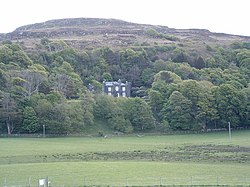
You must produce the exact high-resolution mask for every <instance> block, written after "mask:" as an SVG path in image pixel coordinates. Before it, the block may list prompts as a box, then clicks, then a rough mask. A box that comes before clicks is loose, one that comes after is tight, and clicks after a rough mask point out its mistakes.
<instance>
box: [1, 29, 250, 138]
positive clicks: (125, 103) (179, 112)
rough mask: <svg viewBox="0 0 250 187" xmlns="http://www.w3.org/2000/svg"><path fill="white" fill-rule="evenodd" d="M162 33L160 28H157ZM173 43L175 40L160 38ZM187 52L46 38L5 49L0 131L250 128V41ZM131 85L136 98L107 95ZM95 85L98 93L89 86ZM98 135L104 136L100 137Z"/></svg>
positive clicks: (4, 45) (5, 45)
mask: <svg viewBox="0 0 250 187" xmlns="http://www.w3.org/2000/svg"><path fill="white" fill-rule="evenodd" d="M155 32H156V31H155ZM155 32H153V31H152V30H151V31H150V32H149V33H150V34H151V35H152V37H164V38H163V39H165V40H169V41H176V40H178V38H177V37H173V36H171V37H170V36H169V37H165V36H166V35H157V34H155ZM203 47H204V48H205V50H204V51H203V52H202V53H200V52H199V51H194V50H189V48H188V46H187V44H186V43H181V42H179V43H178V44H176V43H173V44H166V45H158V44H157V43H155V45H149V44H147V43H143V44H138V43H136V42H135V45H134V46H132V47H123V48H112V47H108V46H103V47H101V48H99V47H98V48H93V49H77V48H73V47H72V46H70V45H68V44H67V42H65V41H63V40H56V39H53V40H52V39H48V38H43V39H41V40H40V43H39V44H37V45H36V49H35V50H27V49H26V48H25V46H24V45H22V43H21V42H18V41H17V42H13V41H7V40H6V41H3V42H1V44H0V133H1V134H5V133H6V134H18V133H25V134H30V133H38V134H39V133H42V131H43V125H46V131H47V133H49V134H74V133H84V132H85V130H86V129H87V128H90V127H91V126H93V125H95V124H96V123H100V122H101V123H102V125H106V126H108V128H110V129H112V131H114V132H122V133H133V132H174V131H206V130H207V129H222V128H227V127H228V122H230V123H231V126H232V127H233V128H249V127H250V84H249V83H250V43H248V42H233V43H232V44H231V45H228V46H219V45H216V46H210V45H207V44H205V43H204V46H203ZM118 79H121V80H122V81H129V82H131V85H132V93H131V95H132V97H131V98H115V97H112V96H107V95H105V94H103V93H102V82H103V81H104V80H105V81H112V80H114V81H117V80H118ZM90 84H91V85H93V87H94V90H91V91H90V90H89V89H88V86H89V85H90ZM97 133H98V132H97Z"/></svg>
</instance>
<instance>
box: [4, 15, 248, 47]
mask: <svg viewBox="0 0 250 187" xmlns="http://www.w3.org/2000/svg"><path fill="white" fill-rule="evenodd" d="M155 31H156V32H155ZM42 38H48V39H53V40H55V39H60V40H64V41H66V42H67V44H69V45H70V46H72V47H77V48H81V49H84V48H92V47H95V48H96V47H102V46H110V47H129V46H134V45H135V44H138V43H139V44H142V43H147V44H148V45H154V44H156V43H157V44H159V45H161V44H162V45H163V44H168V43H183V42H188V41H192V42H194V43H196V45H197V47H198V45H199V43H202V42H205V43H207V44H208V45H210V44H212V45H216V44H225V45H228V44H230V43H232V42H234V41H250V37H246V36H236V35H229V34H223V33H212V32H210V31H208V30H202V29H173V28H169V27H167V26H156V25H145V24H135V23H130V22H126V21H121V20H116V19H97V18H71V19H59V20H50V21H46V22H44V23H36V24H31V25H26V26H22V27H19V28H17V29H16V30H15V31H14V32H11V33H7V34H1V35H0V40H11V41H20V42H24V44H25V46H27V47H31V48H33V47H34V45H35V44H36V43H37V42H39V40H40V39H42Z"/></svg>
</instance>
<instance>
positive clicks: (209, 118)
mask: <svg viewBox="0 0 250 187" xmlns="http://www.w3.org/2000/svg"><path fill="white" fill-rule="evenodd" d="M199 85H200V88H201V90H200V91H201V92H200V94H199V100H198V103H197V107H198V111H197V116H196V119H197V120H198V121H200V122H202V124H203V129H204V130H206V129H207V128H208V126H209V125H210V127H211V128H214V127H212V126H211V125H212V124H215V125H216V120H218V119H219V116H218V111H217V109H216V105H215V98H214V95H213V93H212V89H213V88H214V86H213V84H212V83H210V82H208V81H201V82H199ZM215 128H216V126H215Z"/></svg>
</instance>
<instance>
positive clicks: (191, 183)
mask: <svg viewBox="0 0 250 187" xmlns="http://www.w3.org/2000/svg"><path fill="white" fill-rule="evenodd" d="M191 186H193V176H191Z"/></svg>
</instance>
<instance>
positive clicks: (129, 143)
mask: <svg viewBox="0 0 250 187" xmlns="http://www.w3.org/2000/svg"><path fill="white" fill-rule="evenodd" d="M45 177H49V180H50V182H51V186H91V185H100V186H105V185H110V186H126V185H127V186H132V185H133V186H153V185H217V184H219V185H232V186H234V185H245V186H249V185H250V131H237V132H233V134H232V139H231V140H229V138H228V134H227V133H226V132H217V133H208V134H192V135H166V136H149V135H145V136H142V137H138V136H126V137H125V136H124V137H108V138H101V137H98V138H97V137H89V138H87V137H66V138H65V137H64V138H0V186H1V185H2V186H37V183H38V179H39V178H45Z"/></svg>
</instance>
